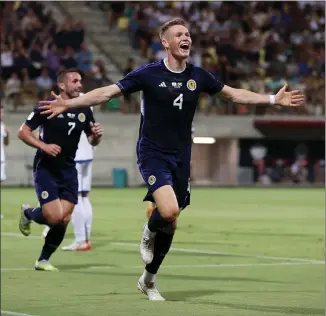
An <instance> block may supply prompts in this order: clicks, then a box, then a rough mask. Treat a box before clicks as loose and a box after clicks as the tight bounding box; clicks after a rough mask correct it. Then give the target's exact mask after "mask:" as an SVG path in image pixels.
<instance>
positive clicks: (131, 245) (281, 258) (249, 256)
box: [1, 232, 325, 264]
mask: <svg viewBox="0 0 326 316" xmlns="http://www.w3.org/2000/svg"><path fill="white" fill-rule="evenodd" d="M1 236H7V237H24V238H32V239H40V240H41V239H42V238H41V236H33V235H30V236H28V237H25V236H23V235H21V234H17V233H6V232H2V233H1ZM66 240H68V239H66ZM110 244H111V245H114V246H127V247H138V244H134V243H125V242H111V243H110ZM171 250H172V251H176V252H185V253H194V254H196V253H198V254H204V255H216V256H232V257H247V258H257V259H270V260H281V261H283V260H285V261H294V262H307V263H316V264H322V263H323V264H324V263H325V261H323V260H316V259H305V258H287V257H274V256H264V255H259V254H250V253H248V254H246V253H232V252H219V251H212V250H199V249H186V248H174V247H172V248H171Z"/></svg>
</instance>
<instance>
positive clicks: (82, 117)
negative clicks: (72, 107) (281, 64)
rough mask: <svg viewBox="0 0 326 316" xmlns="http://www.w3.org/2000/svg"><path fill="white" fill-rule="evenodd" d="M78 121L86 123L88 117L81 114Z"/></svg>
mask: <svg viewBox="0 0 326 316" xmlns="http://www.w3.org/2000/svg"><path fill="white" fill-rule="evenodd" d="M78 120H79V121H80V122H82V123H84V122H85V120H86V116H85V114H84V113H79V114H78Z"/></svg>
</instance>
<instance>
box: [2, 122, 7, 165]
mask: <svg viewBox="0 0 326 316" xmlns="http://www.w3.org/2000/svg"><path fill="white" fill-rule="evenodd" d="M6 137H7V131H6V126H5V124H4V123H3V122H1V163H4V162H5V161H6V158H5V138H6Z"/></svg>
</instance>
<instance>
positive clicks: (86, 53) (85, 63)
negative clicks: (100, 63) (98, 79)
mask: <svg viewBox="0 0 326 316" xmlns="http://www.w3.org/2000/svg"><path fill="white" fill-rule="evenodd" d="M92 57H93V54H92V52H91V51H90V50H88V48H87V46H86V43H85V42H84V43H82V45H81V49H80V51H79V52H78V53H77V58H76V60H77V63H78V68H79V69H80V70H81V71H83V72H84V73H85V74H89V73H90V72H91V70H92Z"/></svg>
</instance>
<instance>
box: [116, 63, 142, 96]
mask: <svg viewBox="0 0 326 316" xmlns="http://www.w3.org/2000/svg"><path fill="white" fill-rule="evenodd" d="M144 77H145V76H144V68H143V67H140V68H138V69H135V70H133V71H131V72H129V73H128V74H127V75H126V76H125V77H124V78H123V79H121V80H119V81H118V82H117V83H116V84H117V86H118V87H119V88H120V90H121V91H122V92H123V93H124V94H130V93H133V92H137V91H141V90H144V88H145V84H144Z"/></svg>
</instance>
